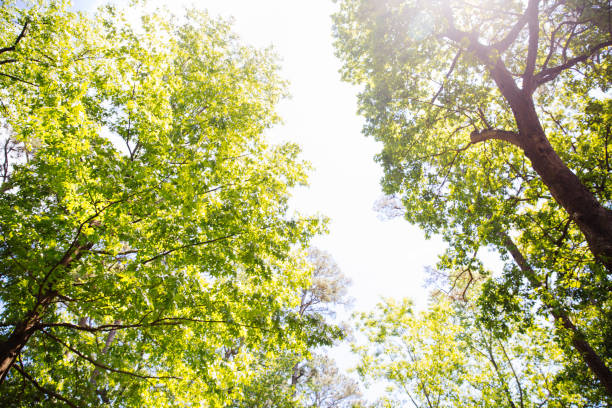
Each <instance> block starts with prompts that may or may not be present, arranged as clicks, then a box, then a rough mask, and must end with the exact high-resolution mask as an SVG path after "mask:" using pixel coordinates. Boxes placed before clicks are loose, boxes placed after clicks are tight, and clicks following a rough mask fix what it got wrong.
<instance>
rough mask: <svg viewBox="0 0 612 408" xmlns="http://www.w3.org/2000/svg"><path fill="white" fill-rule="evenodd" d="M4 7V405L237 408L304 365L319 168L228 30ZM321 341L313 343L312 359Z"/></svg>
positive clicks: (265, 57) (153, 18) (261, 55)
mask: <svg viewBox="0 0 612 408" xmlns="http://www.w3.org/2000/svg"><path fill="white" fill-rule="evenodd" d="M19 3H20V4H17V2H13V1H6V2H3V3H2V5H1V6H0V27H1V31H0V32H1V34H0V41H2V47H3V48H1V49H0V57H1V58H2V61H0V89H1V93H0V100H1V102H2V110H1V113H2V122H3V134H2V137H3V146H4V153H5V154H4V162H3V170H4V173H3V179H2V184H1V186H0V191H1V196H0V237H1V238H0V239H1V241H0V253H1V255H0V284H1V285H2V290H1V291H0V305H1V315H2V321H1V322H0V323H1V329H0V376H1V380H0V382H1V384H0V386H1V387H2V392H1V393H0V401H1V403H0V405H5V406H29V407H34V406H45V407H47V406H66V405H67V406H99V405H100V404H110V405H113V406H115V405H116V406H183V405H192V404H202V405H205V406H211V407H215V406H227V404H228V401H235V400H239V399H240V398H242V397H243V396H242V394H241V392H242V391H241V390H242V389H244V388H245V386H246V385H245V384H248V383H249V381H251V376H250V375H249V369H250V367H251V363H252V362H253V361H254V359H256V358H257V356H259V355H261V354H266V355H268V356H274V355H276V354H283V353H284V352H285V348H291V350H292V352H300V350H301V349H303V348H305V347H306V339H304V338H303V337H300V336H299V334H300V333H303V332H304V331H306V330H307V329H308V322H305V321H304V320H303V319H301V318H300V316H299V315H298V314H297V313H295V312H294V310H295V307H296V306H297V305H298V304H299V297H298V296H297V295H298V294H299V292H300V290H301V288H303V287H305V286H307V285H308V282H309V267H308V265H307V263H306V260H305V254H304V250H303V248H306V246H307V245H308V241H309V239H310V237H311V236H312V235H313V234H316V233H319V232H321V231H322V229H323V221H322V220H320V219H316V218H303V217H294V218H290V217H288V216H287V214H286V212H287V200H288V197H289V189H290V188H291V187H293V186H295V185H297V184H303V183H305V181H306V170H307V167H306V166H305V165H304V163H302V162H301V161H300V160H299V159H298V158H297V155H298V148H297V147H296V146H295V145H292V144H285V145H279V146H270V145H268V144H267V143H266V141H265V138H264V136H263V131H264V130H265V129H266V128H268V127H270V126H271V125H273V124H274V123H276V122H277V116H276V114H275V113H274V105H275V103H276V102H277V101H278V99H279V98H280V97H281V96H283V94H284V91H283V83H282V81H280V80H279V79H278V77H277V74H276V71H277V66H276V63H275V60H274V58H273V56H272V55H271V54H270V52H269V51H267V50H264V51H259V50H255V49H253V48H250V47H247V46H244V45H242V44H240V43H239V42H238V40H237V38H236V37H235V36H234V35H233V34H232V33H231V30H230V27H229V25H228V24H227V23H225V22H223V21H215V20H211V19H210V18H209V17H208V16H207V15H206V14H205V13H201V12H196V11H192V12H188V13H187V15H186V17H185V19H184V22H183V23H180V24H179V23H178V22H177V21H176V19H174V18H173V17H169V16H165V15H164V16H162V15H161V14H151V15H145V16H144V17H143V18H142V21H141V23H140V24H139V26H138V27H133V26H131V25H130V24H129V23H128V22H127V21H126V19H125V16H123V15H122V14H121V12H119V11H117V10H116V9H114V8H112V7H106V8H104V9H103V10H100V11H99V12H98V14H97V15H96V16H93V17H86V16H85V15H82V14H75V13H73V12H69V11H67V9H66V4H65V3H64V2H61V1H49V2H40V3H27V4H26V5H23V4H21V3H22V2H19ZM322 337H324V334H320V335H319V336H318V337H316V338H315V337H309V338H308V340H309V341H311V342H313V343H315V344H316V343H317V342H318V341H319V340H320V339H321V338H322Z"/></svg>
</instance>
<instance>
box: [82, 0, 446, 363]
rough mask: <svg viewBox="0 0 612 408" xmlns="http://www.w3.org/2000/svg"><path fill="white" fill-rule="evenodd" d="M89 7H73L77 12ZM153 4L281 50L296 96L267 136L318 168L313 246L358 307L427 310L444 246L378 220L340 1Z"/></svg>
mask: <svg viewBox="0 0 612 408" xmlns="http://www.w3.org/2000/svg"><path fill="white" fill-rule="evenodd" d="M92 2H93V0H81V1H75V3H76V5H77V6H80V5H83V3H86V4H91V3H92ZM98 2H99V3H102V1H98ZM116 3H117V4H121V2H120V1H116ZM125 3H126V6H127V1H125ZM151 3H153V4H160V5H161V4H165V5H166V6H167V7H169V8H170V9H171V10H175V12H176V13H177V14H178V13H180V12H181V9H182V7H184V6H188V5H193V6H195V7H197V8H204V9H208V11H209V13H210V14H211V15H213V16H217V15H218V16H223V17H229V16H233V17H234V18H235V24H234V29H235V31H236V32H237V33H238V34H239V35H240V36H241V38H242V40H243V41H244V42H245V43H248V44H251V45H254V46H258V47H266V46H269V45H272V46H273V47H274V49H275V50H276V52H277V53H278V54H279V55H280V57H281V59H282V76H283V77H284V78H285V79H288V80H289V81H290V88H289V90H290V93H291V95H292V98H291V99H289V100H285V101H283V102H282V103H281V104H280V106H279V112H280V114H281V116H282V118H283V120H284V124H283V125H281V126H277V127H276V128H274V129H272V130H271V131H270V137H271V138H273V140H279V141H280V140H289V141H293V142H297V143H298V144H299V145H300V146H301V147H302V149H303V158H305V159H306V160H308V161H310V162H311V163H312V164H313V166H314V168H315V170H314V172H313V173H312V175H311V177H310V187H309V188H308V189H301V190H299V191H296V194H295V197H294V200H293V206H294V208H296V209H297V210H298V211H300V212H301V213H307V214H314V213H321V214H324V215H326V216H328V217H330V218H331V223H330V226H329V230H330V232H329V234H328V235H327V236H323V237H320V238H317V239H316V240H315V245H316V246H317V247H319V248H320V249H322V250H325V251H328V252H330V253H331V254H332V256H333V257H334V259H335V260H336V261H337V263H338V265H339V266H340V268H341V269H342V271H343V272H344V273H345V274H346V275H347V276H349V277H350V278H351V279H352V281H353V285H352V287H351V288H350V296H351V297H353V298H354V299H355V302H354V310H367V309H371V308H372V307H373V306H374V305H375V304H376V303H377V302H378V301H379V300H380V298H381V297H383V296H384V297H404V296H407V297H410V298H411V299H413V300H414V301H415V303H416V304H417V305H418V306H421V307H423V306H424V305H425V303H426V298H427V290H426V289H424V288H423V285H422V282H423V277H424V275H423V269H424V267H425V266H428V265H429V266H433V265H435V263H436V262H437V255H438V254H439V253H441V252H442V251H443V248H444V246H443V244H442V242H441V240H439V239H434V240H429V241H427V240H425V238H424V235H423V233H422V232H421V231H420V230H419V229H418V228H417V227H414V226H411V225H409V224H408V223H407V222H406V221H404V220H402V219H396V220H392V221H381V220H379V219H378V217H377V214H376V213H375V212H374V211H373V209H372V206H373V203H374V201H376V200H377V199H378V198H379V197H380V196H381V195H382V191H381V189H380V186H379V180H380V178H381V177H382V171H381V169H380V168H379V166H378V165H377V164H376V163H374V161H373V156H374V155H375V154H376V153H377V152H378V150H379V146H378V145H377V144H376V143H375V142H374V140H372V139H370V138H365V137H364V136H363V135H362V134H361V126H362V123H363V121H362V119H361V118H360V117H358V116H357V114H356V110H357V105H356V94H357V89H356V88H354V87H352V86H350V85H348V84H346V83H343V82H341V81H340V75H339V74H338V69H339V67H340V62H339V61H338V60H337V59H336V58H335V56H334V51H333V46H332V41H333V40H332V36H331V18H330V15H331V13H332V12H333V11H334V9H335V4H334V3H332V1H331V0H310V1H298V0H258V1H253V0H201V1H184V0H167V1H163V0H158V1H155V0H154V1H151ZM335 354H337V355H336V358H337V360H338V362H339V365H340V366H342V367H343V368H348V367H349V366H351V365H353V364H351V361H350V360H351V358H350V357H349V356H348V354H347V352H346V350H344V351H342V350H338V351H337V353H335Z"/></svg>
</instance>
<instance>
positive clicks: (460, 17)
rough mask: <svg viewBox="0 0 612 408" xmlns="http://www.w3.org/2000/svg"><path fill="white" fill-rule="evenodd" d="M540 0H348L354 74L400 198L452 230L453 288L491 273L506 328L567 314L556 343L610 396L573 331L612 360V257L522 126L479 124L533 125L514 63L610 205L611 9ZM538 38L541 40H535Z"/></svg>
mask: <svg viewBox="0 0 612 408" xmlns="http://www.w3.org/2000/svg"><path fill="white" fill-rule="evenodd" d="M526 3H527V2H524V1H511V2H508V1H487V2H484V1H478V2H463V1H412V0H382V1H381V0H345V1H341V2H340V6H339V11H338V12H337V14H336V15H335V16H334V22H335V26H334V30H335V31H334V32H335V36H336V49H337V54H338V56H339V57H340V58H341V59H342V60H343V63H344V65H343V68H342V69H341V72H342V75H343V78H344V79H345V80H346V81H349V82H352V83H355V84H360V85H362V86H363V90H362V92H361V94H360V96H359V112H360V113H361V114H362V115H363V116H364V117H365V118H366V125H365V127H364V133H365V134H366V135H368V136H372V137H374V138H375V139H376V140H378V141H380V142H382V144H383V147H382V151H381V152H380V153H379V154H378V155H377V157H376V159H377V161H378V162H379V163H380V164H381V165H382V167H383V169H384V178H383V180H382V185H383V189H384V191H385V192H386V193H387V194H389V195H393V196H395V197H397V198H399V199H401V203H402V206H403V209H404V213H405V217H406V219H407V220H408V221H410V222H412V223H415V224H417V225H419V226H420V227H422V228H423V229H424V230H425V232H426V233H427V234H428V235H431V234H440V235H441V236H442V237H443V238H444V239H445V241H446V242H447V243H448V244H449V246H448V250H447V252H446V253H445V254H444V255H443V256H442V257H441V259H440V262H439V264H438V269H439V270H441V271H444V272H445V273H446V274H447V277H448V279H449V285H448V286H453V287H458V288H459V290H458V291H457V292H458V293H459V294H461V293H463V295H465V293H466V292H469V289H470V287H471V285H472V284H473V282H474V281H477V280H486V279H488V280H489V281H488V283H487V284H486V285H485V290H483V291H482V295H481V299H480V301H479V304H480V308H481V311H482V313H481V315H480V317H479V318H480V319H481V320H482V321H483V322H484V323H486V325H487V327H488V329H490V330H494V331H495V332H496V333H498V334H499V335H509V332H511V330H513V329H512V328H513V327H515V324H516V323H515V322H517V321H519V322H520V321H523V322H525V323H526V324H529V323H530V321H531V320H533V319H534V318H538V316H539V318H542V319H545V320H550V321H552V320H554V321H556V323H555V328H556V337H554V338H553V339H552V340H551V341H555V342H556V343H557V344H558V345H559V346H560V347H562V348H563V349H564V350H565V352H566V355H567V356H568V359H567V361H568V363H567V365H566V366H565V369H566V370H568V372H571V373H573V374H572V375H569V376H568V378H570V379H574V380H575V381H577V382H578V383H581V384H582V386H583V389H582V392H583V393H584V395H590V396H591V398H592V400H593V401H598V400H601V399H602V398H604V399H605V397H603V396H602V395H603V393H604V391H603V389H602V388H601V384H598V382H597V381H596V380H594V378H593V374H592V373H589V372H588V369H587V367H586V364H585V361H584V360H583V359H582V356H581V355H580V354H579V353H578V352H577V351H576V350H575V349H574V345H573V344H574V343H573V342H574V339H575V337H574V336H575V335H577V336H578V337H581V338H584V339H586V341H587V342H589V343H590V345H591V346H592V348H593V349H594V350H595V352H596V353H597V354H598V356H599V357H600V359H601V360H602V361H603V363H604V364H605V365H607V367H608V373H609V367H610V366H612V348H611V346H612V344H611V343H610V340H609V339H611V338H612V331H610V330H611V328H612V319H611V316H612V314H611V312H612V309H611V307H612V303H611V302H612V300H611V297H610V293H611V290H612V280H611V275H610V271H609V270H607V269H606V268H605V267H604V266H603V265H602V264H601V263H600V262H598V261H597V260H596V259H595V257H594V256H593V253H592V251H591V250H590V248H589V245H587V243H586V242H585V236H584V235H583V234H582V232H581V230H580V229H579V226H578V225H577V224H576V222H575V221H576V219H575V217H574V214H571V213H568V212H567V211H566V210H565V209H564V208H562V207H561V205H560V204H559V203H558V201H556V200H555V199H554V198H553V196H552V194H551V191H550V188H549V187H550V186H548V185H546V184H545V183H544V182H543V181H542V178H541V174H539V173H536V171H535V170H534V167H532V165H533V163H534V162H533V160H534V159H533V158H532V160H530V159H528V158H527V157H526V154H525V151H524V149H522V148H520V147H519V146H517V143H516V139H512V140H511V139H510V138H509V139H508V140H503V134H502V136H496V138H491V139H487V138H482V139H479V136H480V135H481V134H482V133H480V132H479V131H480V130H483V129H484V130H485V131H486V130H494V131H495V132H497V130H502V131H506V132H508V133H513V134H516V135H518V133H517V132H516V131H515V129H517V127H518V122H517V109H516V106H514V105H513V106H512V108H511V106H510V105H511V104H510V101H509V99H508V97H507V95H508V92H506V91H507V89H504V86H506V85H507V84H506V83H502V82H500V81H499V78H507V77H510V78H511V79H512V81H513V83H514V82H516V83H517V84H518V85H522V86H523V89H519V88H518V85H516V86H517V89H519V90H518V91H517V92H522V94H521V95H523V96H524V95H527V97H525V101H527V103H531V101H533V103H534V104H535V110H534V114H535V122H538V120H539V123H541V124H542V127H543V128H544V130H545V133H546V134H545V136H546V137H547V138H548V140H549V141H550V144H551V145H552V147H553V148H554V151H555V152H556V154H558V156H559V157H560V158H561V160H562V161H563V162H564V163H565V164H566V165H567V166H568V167H569V168H570V169H571V170H572V171H573V172H574V173H575V174H576V175H577V176H578V178H579V180H580V182H581V183H582V185H583V186H585V187H586V188H587V189H588V190H589V191H590V192H591V193H592V194H593V196H594V197H595V199H596V200H597V201H598V202H599V203H600V204H601V205H602V206H603V207H604V208H606V209H608V210H607V211H608V214H609V209H610V208H611V207H612V201H611V200H610V197H611V193H612V189H611V186H610V181H609V180H610V176H611V168H610V166H609V158H608V156H609V154H608V151H609V149H610V147H611V146H610V143H611V142H612V141H611V138H610V137H609V136H610V135H609V133H610V132H609V131H610V125H611V123H612V122H610V116H609V113H610V100H609V98H608V94H607V93H605V92H607V90H608V87H609V83H610V82H609V80H610V75H609V68H608V67H609V60H610V53H609V49H608V48H607V47H608V46H609V44H608V43H609V39H610V38H609V35H610V34H609V30H608V28H606V27H607V26H606V25H605V24H604V23H603V22H602V21H603V19H605V18H607V16H609V10H610V9H609V4H607V3H606V2H598V1H577V2H574V1H571V2H553V1H541V2H534V1H530V2H528V3H529V4H532V5H535V6H530V7H539V15H538V14H537V13H536V14H535V15H536V17H535V24H532V23H530V24H529V25H528V24H527V20H526V18H528V17H525V16H532V15H533V13H531V14H530V11H529V9H528V10H525V6H526ZM530 18H531V17H530ZM606 24H607V23H606ZM529 27H531V29H532V32H533V31H535V33H538V30H539V36H537V37H536V36H535V34H534V33H532V34H533V35H531V37H530V35H529V33H528V31H529V30H530V28H529ZM534 27H535V29H534ZM458 33H459V34H458ZM529 38H532V39H533V38H537V39H536V43H535V45H536V46H535V47H531V49H532V51H531V53H530V51H529V48H530V47H529V44H528V41H529ZM551 38H552V39H551ZM601 44H603V46H601V47H600V48H597V47H599V46H600V45H601ZM606 44H607V45H606ZM484 49H486V50H488V51H487V52H489V51H490V52H489V53H488V54H486V55H484V51H482V50H484ZM494 50H497V51H494ZM534 50H535V52H534ZM481 51H482V52H481ZM500 67H503V69H502V68H500ZM570 69H571V70H570ZM502 70H505V71H504V72H503V75H502V74H499V72H501V71H502ZM496 75H497V76H496ZM504 75H507V77H504ZM521 83H522V84H521ZM527 86H532V88H529V89H525V87H527ZM504 92H506V93H505V94H504ZM523 96H521V97H523ZM519 105H520V104H519ZM519 107H520V106H519ZM519 130H520V129H519ZM527 136H529V135H523V136H521V135H518V136H517V137H524V138H527ZM500 138H501V140H500ZM509 140H510V141H509ZM521 140H526V139H521ZM553 153H554V152H553ZM534 157H535V156H534ZM583 210H584V211H590V210H587V209H583ZM604 211H605V210H604ZM609 238H610V237H608V239H609ZM485 249H488V250H493V251H495V252H497V253H499V254H500V257H501V259H502V260H503V261H504V262H505V268H504V271H503V272H502V273H501V276H500V275H498V274H497V275H491V273H490V271H487V270H486V268H485V267H484V266H483V263H482V261H481V257H480V255H481V254H482V253H483V250H485ZM562 314H563V315H565V316H566V317H567V318H568V319H569V320H571V321H573V323H574V324H575V326H576V327H575V329H576V330H570V329H569V328H568V327H569V326H568V324H567V323H561V321H562V320H563V318H562V317H561V315H562ZM576 333H579V334H576ZM570 361H571V362H570ZM578 372H580V373H581V374H579V375H578V374H577V373H578ZM608 394H609V391H608Z"/></svg>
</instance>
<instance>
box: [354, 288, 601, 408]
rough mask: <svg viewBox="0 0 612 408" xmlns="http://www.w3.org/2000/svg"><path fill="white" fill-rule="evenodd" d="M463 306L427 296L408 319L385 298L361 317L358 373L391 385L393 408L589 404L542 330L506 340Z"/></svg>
mask: <svg viewBox="0 0 612 408" xmlns="http://www.w3.org/2000/svg"><path fill="white" fill-rule="evenodd" d="M473 306H474V305H473V304H471V303H469V302H450V301H449V299H448V297H446V296H439V297H437V298H432V304H431V305H430V306H429V308H428V309H427V310H426V311H423V312H421V313H414V312H413V311H412V306H411V303H410V301H409V300H407V299H403V300H401V301H394V300H391V299H388V300H385V301H384V302H383V303H380V304H379V305H378V306H377V308H376V310H375V311H372V312H368V313H362V314H361V315H360V316H359V320H358V325H359V327H360V332H361V334H362V335H363V336H364V337H365V340H364V341H362V342H360V343H358V344H355V345H354V350H355V352H357V353H358V355H359V356H360V362H359V365H358V371H359V373H360V375H361V376H362V377H364V378H365V379H369V380H372V379H374V380H378V381H380V380H385V381H386V382H387V383H388V384H389V393H388V395H387V399H388V400H390V402H391V405H392V406H407V405H409V406H414V407H415V408H419V407H427V408H437V407H463V406H479V407H512V408H515V407H520V408H527V407H564V406H581V407H586V406H601V405H599V404H597V403H595V404H592V405H590V404H589V401H588V400H587V399H586V398H585V396H583V395H581V394H580V392H579V391H578V390H576V388H575V387H573V385H574V384H573V383H572V382H571V380H568V379H567V378H564V377H563V376H560V375H559V373H560V372H561V371H562V369H563V366H564V361H563V353H562V352H561V350H560V349H559V348H558V347H556V346H554V343H553V342H551V341H550V339H549V337H550V331H549V330H548V328H547V327H545V326H539V325H530V326H529V327H526V328H525V327H520V325H515V326H514V327H513V328H514V329H515V330H513V333H512V335H510V336H509V337H508V338H503V337H500V336H499V335H498V334H496V333H494V332H491V331H489V330H487V328H486V327H484V326H483V325H482V324H481V323H480V322H479V319H478V316H477V310H476V309H475V308H474V307H473Z"/></svg>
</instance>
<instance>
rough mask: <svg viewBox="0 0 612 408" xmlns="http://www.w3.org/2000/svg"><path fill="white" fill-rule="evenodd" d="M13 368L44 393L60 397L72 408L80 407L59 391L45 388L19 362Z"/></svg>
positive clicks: (56, 397)
mask: <svg viewBox="0 0 612 408" xmlns="http://www.w3.org/2000/svg"><path fill="white" fill-rule="evenodd" d="M13 368H14V369H15V370H17V372H18V373H19V374H21V376H22V377H23V378H25V379H27V380H28V381H29V382H30V383H32V385H33V386H34V387H36V389H37V390H38V391H40V392H42V393H43V394H46V395H49V396H50V397H53V398H55V399H58V400H60V401H62V402H64V403H66V405H68V406H69V407H71V408H78V406H77V405H76V404H75V403H73V402H72V401H70V400H69V399H66V398H64V397H62V396H61V395H59V394H58V393H57V392H55V391H53V390H49V389H47V388H44V387H43V386H42V385H40V384H39V383H38V382H37V381H36V380H35V379H34V378H32V376H30V375H29V374H28V373H26V372H25V370H23V369H22V368H21V367H19V365H18V364H16V365H13Z"/></svg>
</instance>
